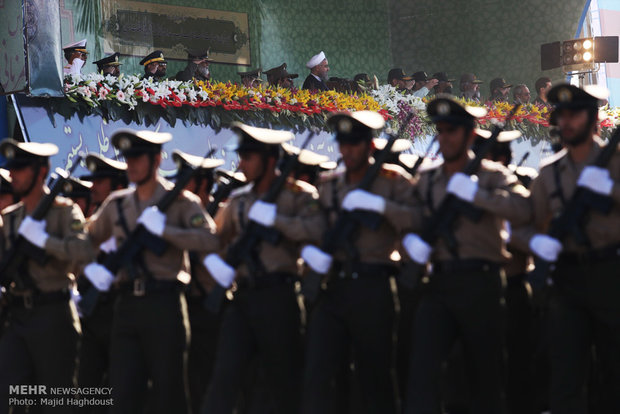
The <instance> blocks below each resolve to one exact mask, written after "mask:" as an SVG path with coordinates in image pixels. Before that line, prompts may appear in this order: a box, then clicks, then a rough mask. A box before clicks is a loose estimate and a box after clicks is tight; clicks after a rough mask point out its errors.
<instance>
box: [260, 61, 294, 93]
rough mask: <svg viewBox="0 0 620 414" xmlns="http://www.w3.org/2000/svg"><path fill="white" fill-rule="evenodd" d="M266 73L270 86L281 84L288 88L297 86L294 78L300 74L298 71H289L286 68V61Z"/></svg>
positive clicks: (280, 85)
mask: <svg viewBox="0 0 620 414" xmlns="http://www.w3.org/2000/svg"><path fill="white" fill-rule="evenodd" d="M265 75H267V82H269V86H279V87H282V88H287V89H290V88H292V87H293V86H295V84H294V83H293V79H295V78H297V77H298V76H299V75H298V74H296V73H288V71H287V70H286V63H283V64H281V65H280V66H277V67H275V68H271V69H269V70H268V71H266V72H265Z"/></svg>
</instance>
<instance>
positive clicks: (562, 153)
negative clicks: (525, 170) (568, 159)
mask: <svg viewBox="0 0 620 414" xmlns="http://www.w3.org/2000/svg"><path fill="white" fill-rule="evenodd" d="M566 154H568V151H567V150H566V148H564V149H563V150H562V151H559V152H557V153H556V154H553V155H551V156H549V157H547V158H545V159H544V160H542V161H540V168H539V169H540V170H542V169H543V168H545V167H547V166H549V165H551V164H555V163H556V162H558V161H560V160H561V159H562V158H564V156H565V155H566Z"/></svg>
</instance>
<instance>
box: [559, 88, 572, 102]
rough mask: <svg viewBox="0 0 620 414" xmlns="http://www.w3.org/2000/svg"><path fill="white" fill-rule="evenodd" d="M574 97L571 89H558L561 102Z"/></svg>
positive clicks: (568, 100)
mask: <svg viewBox="0 0 620 414" xmlns="http://www.w3.org/2000/svg"><path fill="white" fill-rule="evenodd" d="M572 98H573V94H572V93H571V91H570V89H568V88H562V89H561V90H559V91H558V100H559V101H560V102H570V100H571V99H572Z"/></svg>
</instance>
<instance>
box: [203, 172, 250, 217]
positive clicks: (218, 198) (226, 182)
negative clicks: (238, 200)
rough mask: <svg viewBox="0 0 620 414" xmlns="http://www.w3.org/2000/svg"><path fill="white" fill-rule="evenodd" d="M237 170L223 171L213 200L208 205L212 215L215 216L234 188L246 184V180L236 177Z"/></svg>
mask: <svg viewBox="0 0 620 414" xmlns="http://www.w3.org/2000/svg"><path fill="white" fill-rule="evenodd" d="M235 172H236V171H235ZM235 172H233V173H232V174H228V173H225V172H223V171H221V173H222V175H221V176H220V178H219V180H218V181H219V182H218V185H217V189H216V190H215V191H214V192H213V201H211V202H210V203H209V205H208V206H207V213H209V215H210V216H211V217H215V214H216V213H217V210H218V209H219V208H220V203H221V202H222V201H224V200H226V199H227V198H228V197H229V196H230V193H232V192H233V190H235V189H237V188H239V187H242V186H244V185H245V184H246V182H245V181H241V180H239V179H237V178H236V177H235Z"/></svg>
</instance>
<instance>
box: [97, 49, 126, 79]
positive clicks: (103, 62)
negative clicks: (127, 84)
mask: <svg viewBox="0 0 620 414" xmlns="http://www.w3.org/2000/svg"><path fill="white" fill-rule="evenodd" d="M119 56H120V53H118V52H116V53H113V54H111V55H110V56H106V57H104V58H101V59H99V60H97V61H94V62H93V64H94V65H97V72H99V73H102V74H103V75H108V74H109V75H112V76H115V77H118V76H119V75H120V67H119V66H120V65H122V63H121V62H119V60H118V57H119Z"/></svg>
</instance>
